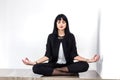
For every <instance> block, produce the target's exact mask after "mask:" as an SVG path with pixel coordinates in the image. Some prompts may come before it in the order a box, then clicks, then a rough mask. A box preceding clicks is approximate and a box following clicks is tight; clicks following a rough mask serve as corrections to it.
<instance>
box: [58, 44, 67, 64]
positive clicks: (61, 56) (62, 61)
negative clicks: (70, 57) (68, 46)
mask: <svg viewBox="0 0 120 80" xmlns="http://www.w3.org/2000/svg"><path fill="white" fill-rule="evenodd" d="M58 54H59V55H58V61H57V63H59V64H65V63H66V60H65V56H64V52H63V46H62V42H60V47H59V53H58Z"/></svg>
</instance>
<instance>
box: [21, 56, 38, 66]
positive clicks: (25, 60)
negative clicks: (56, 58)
mask: <svg viewBox="0 0 120 80" xmlns="http://www.w3.org/2000/svg"><path fill="white" fill-rule="evenodd" d="M22 62H23V63H24V64H25V65H35V64H36V63H35V62H32V61H30V60H29V59H28V58H27V57H26V58H25V59H22Z"/></svg>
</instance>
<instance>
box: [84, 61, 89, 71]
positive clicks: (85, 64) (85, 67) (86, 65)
mask: <svg viewBox="0 0 120 80" xmlns="http://www.w3.org/2000/svg"><path fill="white" fill-rule="evenodd" d="M88 69H89V64H88V63H87V62H84V71H87V70H88Z"/></svg>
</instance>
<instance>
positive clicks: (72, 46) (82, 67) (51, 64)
mask: <svg viewBox="0 0 120 80" xmlns="http://www.w3.org/2000/svg"><path fill="white" fill-rule="evenodd" d="M60 42H61V43H62V45H63V52H64V56H65V60H66V64H57V63H56V62H57V60H58V51H59V46H60ZM45 56H46V57H48V58H49V61H48V63H40V64H36V65H34V66H33V72H34V73H37V74H43V75H51V74H52V72H53V69H54V68H57V67H64V66H67V67H68V70H69V72H71V73H78V72H84V71H86V70H88V67H89V65H88V63H87V62H84V61H79V62H76V63H74V62H73V60H74V57H76V56H78V54H77V49H76V42H75V37H74V35H73V34H72V33H69V34H67V35H65V36H64V38H63V39H59V38H58V36H57V35H55V34H50V35H49V36H48V39H47V45H46V53H45Z"/></svg>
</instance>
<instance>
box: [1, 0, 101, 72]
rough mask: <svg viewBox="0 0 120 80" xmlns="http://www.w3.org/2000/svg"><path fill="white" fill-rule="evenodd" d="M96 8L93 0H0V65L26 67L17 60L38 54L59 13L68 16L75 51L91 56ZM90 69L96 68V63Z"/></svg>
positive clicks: (97, 6)
mask: <svg viewBox="0 0 120 80" xmlns="http://www.w3.org/2000/svg"><path fill="white" fill-rule="evenodd" d="M98 10H99V1H97V0H91V1H90V0H84V1H83V0H75V1H72V0H0V68H30V67H28V66H26V65H24V64H23V63H22V61H21V59H23V58H24V57H28V58H30V59H31V60H32V61H34V60H36V59H38V58H39V57H42V56H43V55H44V53H45V47H46V40H47V36H48V34H49V33H51V32H52V30H53V23H54V19H55V17H56V16H57V15H58V14H59V13H64V14H65V15H66V16H67V17H68V20H69V24H70V30H71V32H72V33H74V35H75V37H76V41H77V49H78V53H79V54H80V55H81V56H83V57H86V58H91V57H93V55H94V54H96V53H97V52H98V49H97V48H98V43H97V41H98V40H97V38H98V35H97V33H98V32H97V28H98ZM90 69H94V70H96V64H95V63H91V64H90Z"/></svg>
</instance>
